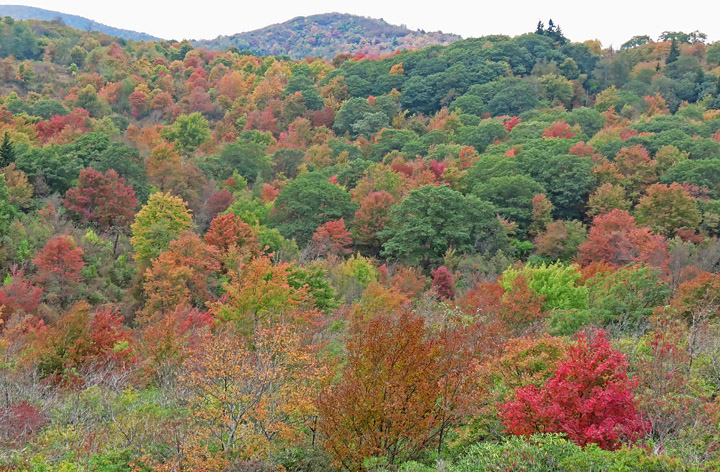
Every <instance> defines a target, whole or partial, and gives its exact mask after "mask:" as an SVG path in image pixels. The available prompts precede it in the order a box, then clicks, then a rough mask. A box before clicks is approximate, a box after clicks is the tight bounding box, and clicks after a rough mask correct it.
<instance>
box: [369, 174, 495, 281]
mask: <svg viewBox="0 0 720 472" xmlns="http://www.w3.org/2000/svg"><path fill="white" fill-rule="evenodd" d="M379 236H380V238H381V239H384V238H387V241H386V242H385V244H384V245H383V250H382V254H383V255H384V256H387V257H390V258H393V259H399V260H402V261H404V262H407V263H410V264H422V265H423V266H425V267H429V266H431V265H437V264H438V263H439V262H440V261H441V260H442V258H443V256H444V255H445V253H446V252H447V250H448V249H450V248H454V249H455V250H457V251H458V252H460V253H473V252H487V251H492V250H495V249H497V248H498V247H500V246H502V245H503V242H504V237H505V234H504V231H503V228H502V226H501V224H500V221H499V220H498V218H497V216H496V215H495V208H494V207H493V206H492V204H490V203H488V202H484V201H482V200H480V199H479V198H477V197H475V196H474V195H468V196H464V195H463V194H461V193H460V192H456V191H454V190H452V189H450V187H448V186H440V187H436V186H434V185H426V186H424V187H420V188H418V189H415V190H412V191H411V192H410V193H409V194H408V196H407V197H406V198H405V199H404V200H403V201H402V202H401V203H400V204H399V205H397V206H396V207H394V208H393V209H392V210H391V212H390V223H389V224H388V226H387V227H386V228H385V229H384V230H383V231H382V232H381V233H380V235H379Z"/></svg>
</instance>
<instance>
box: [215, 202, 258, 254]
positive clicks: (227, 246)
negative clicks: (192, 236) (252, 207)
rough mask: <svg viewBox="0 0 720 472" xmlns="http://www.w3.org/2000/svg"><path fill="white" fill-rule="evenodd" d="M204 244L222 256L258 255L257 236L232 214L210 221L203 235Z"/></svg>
mask: <svg viewBox="0 0 720 472" xmlns="http://www.w3.org/2000/svg"><path fill="white" fill-rule="evenodd" d="M205 242H206V243H207V244H209V245H211V246H214V247H215V248H217V249H218V251H220V253H221V254H222V255H226V256H227V255H231V254H232V255H234V256H242V255H248V256H257V255H259V254H260V246H259V245H258V240H257V235H256V234H255V232H254V231H253V230H252V228H250V226H249V225H248V224H247V223H245V222H244V221H242V220H241V219H240V217H238V216H235V215H234V214H232V213H226V214H224V215H220V216H218V217H216V218H215V219H213V220H212V222H211V223H210V228H209V229H208V231H207V233H205Z"/></svg>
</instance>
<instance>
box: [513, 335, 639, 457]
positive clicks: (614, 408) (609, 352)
mask: <svg viewBox="0 0 720 472" xmlns="http://www.w3.org/2000/svg"><path fill="white" fill-rule="evenodd" d="M627 368H628V361H627V358H626V357H625V356H624V355H623V354H621V353H620V352H618V351H615V350H613V349H612V348H611V347H610V342H609V341H608V339H607V337H606V336H605V334H604V333H603V332H599V333H598V334H597V335H596V336H595V338H594V339H592V340H588V338H587V336H586V334H585V333H584V332H582V333H580V334H579V335H578V340H577V343H575V344H574V345H572V346H570V347H568V352H567V357H566V359H565V360H564V361H563V362H562V363H560V364H559V366H558V368H557V371H556V372H555V375H554V376H553V377H551V378H550V379H549V380H548V381H547V382H546V383H545V385H543V386H542V387H537V386H535V385H529V386H527V387H522V388H519V389H516V390H515V398H514V399H513V400H511V401H509V402H507V403H505V404H503V405H501V406H500V416H501V418H502V420H503V423H504V425H505V427H506V428H507V431H508V432H509V433H512V434H516V435H531V434H534V433H565V434H567V435H568V437H569V438H570V439H571V440H572V441H573V442H575V443H577V444H579V445H581V446H584V445H586V444H589V443H595V444H597V445H598V446H600V447H601V448H603V449H610V450H614V449H618V448H619V447H620V445H621V444H622V443H623V442H624V441H633V440H636V439H638V438H639V437H640V436H641V434H642V431H643V430H644V428H645V425H644V424H643V421H642V419H641V417H640V413H639V411H638V409H637V406H636V404H635V397H634V395H633V388H634V387H635V385H636V382H635V381H633V380H630V379H629V378H628V375H627Z"/></svg>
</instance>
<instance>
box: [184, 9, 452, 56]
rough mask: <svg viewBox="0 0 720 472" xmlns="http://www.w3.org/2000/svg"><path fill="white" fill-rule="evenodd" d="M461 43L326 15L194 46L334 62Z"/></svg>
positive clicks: (377, 21)
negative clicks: (342, 57)
mask: <svg viewBox="0 0 720 472" xmlns="http://www.w3.org/2000/svg"><path fill="white" fill-rule="evenodd" d="M459 39H462V38H461V37H460V36H459V35H455V34H446V33H442V32H440V31H437V32H429V33H428V32H425V31H421V30H420V31H413V30H411V29H408V28H406V27H405V26H396V25H391V24H389V23H387V22H386V21H385V20H383V19H375V18H366V17H362V16H357V15H350V14H346V13H324V14H320V15H312V16H299V17H296V18H293V19H291V20H288V21H286V22H284V23H278V24H274V25H270V26H266V27H264V28H260V29H257V30H254V31H248V32H244V33H237V34H234V35H231V36H218V37H217V38H215V39H209V40H198V41H193V44H194V45H195V46H196V47H206V48H209V49H227V48H230V47H237V48H238V49H241V50H249V51H251V52H252V53H253V54H257V55H261V56H269V55H273V56H277V55H287V56H290V57H292V58H294V59H303V58H305V57H308V56H310V57H322V58H324V59H332V58H333V57H335V56H337V55H338V54H343V53H349V54H366V55H383V54H390V53H393V52H395V51H397V50H398V49H413V48H422V47H426V46H431V45H436V44H445V45H446V44H450V43H452V42H454V41H457V40H459Z"/></svg>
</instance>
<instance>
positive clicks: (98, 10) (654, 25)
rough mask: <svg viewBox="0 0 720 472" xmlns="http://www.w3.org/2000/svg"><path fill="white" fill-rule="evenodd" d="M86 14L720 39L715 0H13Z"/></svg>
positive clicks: (205, 25) (206, 26) (109, 19)
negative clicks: (364, 21)
mask: <svg viewBox="0 0 720 472" xmlns="http://www.w3.org/2000/svg"><path fill="white" fill-rule="evenodd" d="M0 4H23V5H31V6H36V7H40V8H46V9H48V10H56V11H62V12H64V13H72V14H75V15H80V16H84V17H87V18H90V19H92V20H94V21H97V22H100V23H105V24H107V25H110V26H115V27H118V28H126V29H131V30H136V31H142V32H145V33H149V34H153V35H155V36H160V37H163V38H174V39H183V38H188V39H207V38H214V37H216V36H218V35H220V34H224V35H230V34H233V33H238V32H243V31H250V30H253V29H257V28H261V27H263V26H267V25H269V24H273V23H280V22H283V21H286V20H289V19H290V18H293V17H296V16H304V15H312V14H316V13H328V12H334V11H337V12H341V13H352V14H356V15H363V16H370V17H374V18H383V19H385V21H387V22H389V23H392V24H398V25H399V24H405V25H407V26H408V27H410V28H412V29H418V28H419V29H424V30H426V31H437V30H441V31H443V32H446V33H456V34H459V35H462V36H463V37H474V36H482V35H485V34H494V33H503V34H509V35H516V34H521V33H525V32H527V31H530V30H533V29H534V28H535V25H536V24H537V22H538V20H543V22H545V23H547V20H548V18H552V19H553V20H554V21H555V23H557V24H560V26H561V27H562V29H563V32H564V33H565V36H567V37H568V38H570V39H571V40H573V41H584V40H586V39H600V40H601V41H602V43H603V44H604V45H605V46H609V45H610V44H612V45H613V46H615V47H618V46H620V44H622V43H624V42H625V41H627V40H628V39H629V38H630V37H632V36H634V35H638V34H648V35H650V36H652V37H653V38H654V39H656V38H657V36H658V35H659V34H660V33H661V32H663V31H666V30H671V31H685V32H689V31H693V30H696V29H697V30H700V31H702V32H704V33H706V34H707V35H708V39H709V40H710V41H717V40H720V1H718V0H714V1H713V0H692V1H685V2H681V1H677V0H674V1H667V0H655V1H651V0H641V1H635V0H605V1H603V0H596V1H593V2H585V1H581V0H575V1H570V0H551V1H542V0H493V1H481V0H465V1H462V0H434V1H422V0H416V1H404V0H402V1H401V0H354V1H337V0H336V1H331V0H282V1H278V0H250V1H248V0H235V1H222V0H190V1H189V0H175V1H154V0H119V1H117V0H116V1H107V0H15V1H12V0H11V1H5V2H3V1H0Z"/></svg>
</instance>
